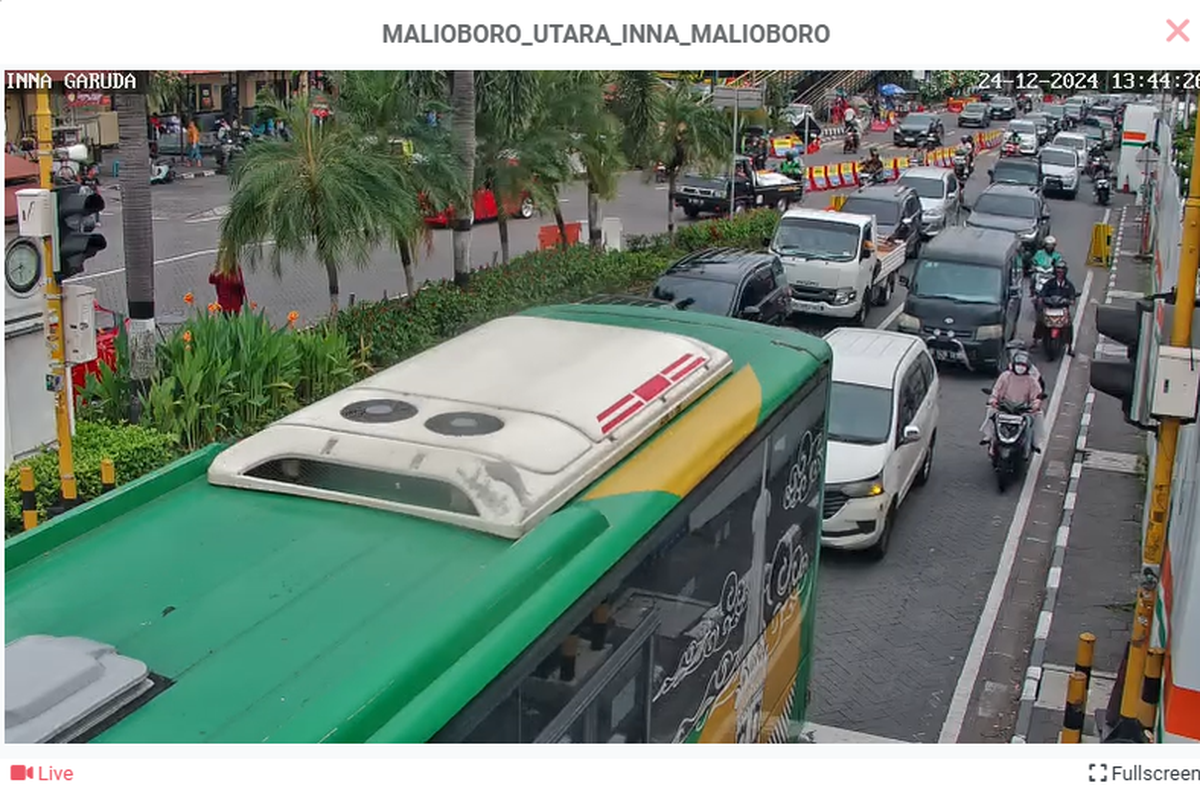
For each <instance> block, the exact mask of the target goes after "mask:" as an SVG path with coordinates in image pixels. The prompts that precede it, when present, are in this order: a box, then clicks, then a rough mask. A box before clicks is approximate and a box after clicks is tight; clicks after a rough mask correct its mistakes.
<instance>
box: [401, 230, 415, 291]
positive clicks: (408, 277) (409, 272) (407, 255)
mask: <svg viewBox="0 0 1200 800" xmlns="http://www.w3.org/2000/svg"><path fill="white" fill-rule="evenodd" d="M399 245H400V269H402V270H404V289H405V291H407V292H408V294H409V296H410V297H411V296H412V295H413V293H414V292H416V291H417V279H416V278H415V277H413V257H412V246H411V245H410V244H409V243H408V240H407V239H401V240H400V242H399Z"/></svg>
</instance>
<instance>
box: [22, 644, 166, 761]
mask: <svg viewBox="0 0 1200 800" xmlns="http://www.w3.org/2000/svg"><path fill="white" fill-rule="evenodd" d="M154 688H155V681H154V679H153V676H152V675H151V674H150V670H149V669H148V668H147V667H146V665H145V664H143V663H142V662H141V661H138V660H137V659H133V658H129V657H127V656H122V655H118V654H117V650H116V648H115V647H112V646H110V645H106V644H101V643H100V642H93V641H91V640H90V639H80V638H77V637H74V636H61V637H60V636H26V637H24V638H21V639H17V640H16V641H15V642H12V643H10V644H8V645H5V647H4V741H6V742H8V743H9V744H13V743H19V744H41V743H45V742H70V741H74V740H78V739H79V738H81V737H83V736H85V735H86V734H88V733H89V732H91V731H94V730H95V729H96V728H98V727H101V726H103V725H104V724H105V722H107V721H109V720H110V719H111V718H112V717H114V716H116V715H117V714H120V713H121V712H122V711H125V710H128V709H129V707H130V706H131V705H132V704H134V703H135V702H137V701H138V700H139V699H143V698H144V697H145V696H146V695H147V694H148V693H150V692H151V691H152V690H153V689H154Z"/></svg>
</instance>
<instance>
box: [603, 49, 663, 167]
mask: <svg viewBox="0 0 1200 800" xmlns="http://www.w3.org/2000/svg"><path fill="white" fill-rule="evenodd" d="M663 88H664V86H663V82H662V80H661V79H660V78H659V77H658V76H657V75H655V74H654V73H653V72H649V71H646V70H627V71H623V72H618V73H617V75H616V80H615V86H614V89H615V91H614V94H613V99H612V111H613V113H615V114H616V115H617V118H618V119H620V120H621V125H622V127H623V129H624V137H623V139H622V149H623V151H624V153H625V158H626V160H628V162H629V163H630V164H632V165H634V166H636V167H640V168H642V169H646V168H652V167H653V166H654V164H653V163H652V162H650V161H649V154H648V152H647V148H646V143H647V142H648V141H649V139H650V136H651V133H652V131H653V130H654V114H655V109H654V98H655V96H656V95H657V94H658V93H659V92H661V91H662V89H663Z"/></svg>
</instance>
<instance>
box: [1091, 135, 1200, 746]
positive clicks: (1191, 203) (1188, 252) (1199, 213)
mask: <svg viewBox="0 0 1200 800" xmlns="http://www.w3.org/2000/svg"><path fill="white" fill-rule="evenodd" d="M1196 122H1197V125H1200V112H1198V113H1197V119H1196ZM1152 201H1153V196H1152V193H1151V194H1150V195H1148V196H1147V198H1146V203H1147V205H1146V211H1147V212H1149V210H1150V206H1149V203H1151V202H1152ZM1198 268H1200V150H1197V149H1196V148H1194V147H1193V148H1192V171H1191V179H1190V180H1189V181H1188V197H1187V201H1186V202H1185V203H1184V213H1183V238H1182V241H1181V247H1180V254H1179V279H1178V282H1177V284H1176V286H1175V313H1174V318H1173V320H1172V325H1171V338H1170V343H1171V346H1172V347H1184V348H1191V347H1192V314H1193V313H1194V312H1195V309H1196V275H1197V269H1198ZM1179 426H1180V420H1179V418H1177V417H1164V418H1163V419H1162V420H1161V421H1160V422H1159V425H1158V433H1157V439H1158V448H1157V450H1156V451H1155V458H1154V484H1153V486H1152V488H1151V490H1150V514H1149V517H1148V522H1147V524H1146V539H1145V545H1144V546H1143V550H1142V573H1143V575H1144V579H1143V582H1142V585H1141V586H1140V587H1139V588H1138V596H1137V604H1136V608H1137V610H1136V611H1135V612H1134V620H1133V632H1132V634H1131V635H1130V641H1129V653H1128V656H1127V658H1126V662H1125V682H1124V684H1123V685H1122V687H1121V712H1120V720H1119V721H1118V723H1117V725H1116V727H1115V729H1114V730H1113V733H1112V736H1110V737H1109V739H1108V741H1113V742H1121V741H1124V742H1129V741H1134V742H1142V741H1145V737H1144V734H1143V731H1142V726H1141V724H1140V723H1139V721H1138V712H1139V709H1140V706H1141V701H1142V676H1143V675H1144V673H1145V668H1146V651H1147V649H1148V647H1149V644H1150V631H1151V629H1152V627H1153V619H1154V609H1155V606H1156V604H1157V602H1158V586H1159V575H1160V571H1161V569H1162V562H1163V555H1164V551H1165V550H1166V545H1167V520H1168V517H1169V515H1170V513H1171V483H1172V480H1173V479H1174V468H1175V448H1176V445H1177V444H1178V442H1179Z"/></svg>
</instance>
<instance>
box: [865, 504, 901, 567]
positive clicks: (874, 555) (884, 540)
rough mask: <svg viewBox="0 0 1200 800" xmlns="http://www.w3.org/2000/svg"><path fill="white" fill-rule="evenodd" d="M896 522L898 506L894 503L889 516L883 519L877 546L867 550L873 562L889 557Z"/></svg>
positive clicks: (874, 545) (889, 509)
mask: <svg viewBox="0 0 1200 800" xmlns="http://www.w3.org/2000/svg"><path fill="white" fill-rule="evenodd" d="M895 521H896V504H895V503H894V502H893V503H892V505H891V507H890V508H888V512H887V516H886V517H884V518H883V530H882V531H880V532H879V538H878V539H877V540H876V541H875V544H873V545H871V546H870V548H868V549H867V557H868V558H870V559H871V560H872V561H882V560H883V557H884V556H886V555H887V551H888V548H889V547H890V546H891V544H892V528H893V527H894V525H893V523H894V522H895Z"/></svg>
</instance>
